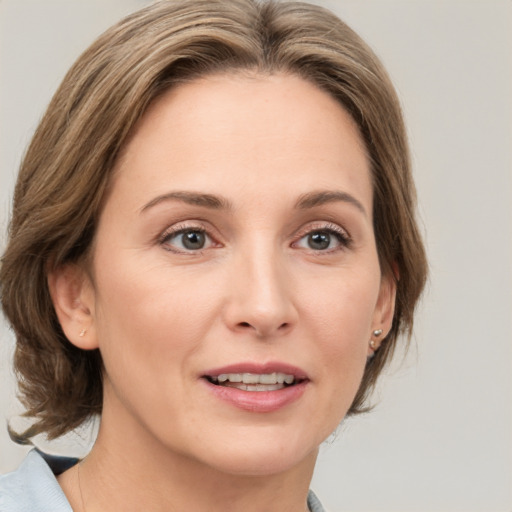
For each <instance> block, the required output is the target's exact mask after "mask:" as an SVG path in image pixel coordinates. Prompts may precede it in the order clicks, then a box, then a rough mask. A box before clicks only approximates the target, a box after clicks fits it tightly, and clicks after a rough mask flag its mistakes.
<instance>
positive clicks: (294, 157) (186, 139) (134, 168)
mask: <svg viewBox="0 0 512 512" xmlns="http://www.w3.org/2000/svg"><path fill="white" fill-rule="evenodd" d="M115 176H116V178H115V180H114V187H113V188H114V190H116V189H117V192H118V193H125V192H126V193H128V195H130V194H129V193H130V191H131V195H132V196H133V195H134V194H136V195H146V196H147V198H148V199H150V196H151V195H156V194H158V193H162V188H165V187H168V188H177V189H194V190H201V191H204V192H209V193H213V194H222V195H226V194H227V195H229V194H230V193H231V192H233V193H236V192H237V191H238V192H240V191H243V193H244V195H246V196H251V197H253V198H256V196H257V197H259V198H260V199H261V200H266V198H267V196H269V195H272V194H271V192H272V191H274V192H275V191H276V190H277V189H280V192H281V196H282V197H283V199H284V195H286V194H285V192H289V193H290V195H292V194H295V195H300V194H303V193H307V192H308V191H309V190H311V189H312V188H315V189H325V188H327V189H329V188H333V187H334V188H339V187H342V188H348V189H350V190H351V192H353V193H356V194H357V195H358V196H360V200H361V201H362V202H364V203H366V204H367V206H369V209H371V195H372V194H371V183H370V173H369V163H368V158H367V155H366V150H365V146H364V143H363V141H362V138H361V136H360V134H359V130H358V128H357V126H356V124H355V122H354V121H353V120H352V118H351V116H350V115H349V114H348V113H347V112H346V111H345V109H344V108H343V107H342V106H341V104H340V103H339V102H338V101H336V100H335V99H334V98H333V97H332V96H331V95H329V94H328V93H326V92H325V91H323V90H321V89H319V88H318V87H317V86H315V85H313V84H311V83H310V82H308V81H306V80H303V79H301V78H299V77H297V76H295V75H289V74H274V75H258V74H254V75H248V74H243V75H242V74H229V75H214V76H209V77H206V78H201V79H198V80H195V81H192V82H190V83H186V84H182V85H179V86H177V87H175V88H173V89H171V90H169V91H167V92H166V93H165V94H163V95H162V96H161V97H159V98H158V99H157V100H155V101H154V102H153V104H152V105H151V106H150V108H149V109H148V111H147V112H146V113H145V115H144V116H143V118H142V120H141V121H140V122H139V124H138V125H137V127H136V129H135V131H134V133H133V135H132V137H131V139H130V141H129V142H128V144H127V145H126V147H125V149H124V151H123V154H122V156H121V158H120V159H119V161H118V163H117V166H116V174H115Z"/></svg>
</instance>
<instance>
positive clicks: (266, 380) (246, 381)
mask: <svg viewBox="0 0 512 512" xmlns="http://www.w3.org/2000/svg"><path fill="white" fill-rule="evenodd" d="M204 378H205V379H206V380H207V381H208V382H210V383H211V384H214V385H216V386H222V387H227V388H235V389H239V390H241V391H254V392H262V391H279V390H280V389H284V388H288V387H291V386H295V385H297V384H300V383H301V382H303V381H304V380H305V379H303V378H299V377H297V376H295V375H293V374H290V373H282V372H272V373H220V374H218V375H205V376H204Z"/></svg>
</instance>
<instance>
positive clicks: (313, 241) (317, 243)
mask: <svg viewBox="0 0 512 512" xmlns="http://www.w3.org/2000/svg"><path fill="white" fill-rule="evenodd" d="M330 243H331V235H329V233H322V232H317V233H312V234H311V235H309V239H308V244H309V247H311V249H315V250H318V249H327V248H328V247H329V245H330Z"/></svg>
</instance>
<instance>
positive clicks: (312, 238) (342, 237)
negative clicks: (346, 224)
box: [294, 228, 350, 251]
mask: <svg viewBox="0 0 512 512" xmlns="http://www.w3.org/2000/svg"><path fill="white" fill-rule="evenodd" d="M349 243H350V240H349V238H348V235H346V234H344V233H342V232H338V230H335V229H330V228H326V229H315V230H313V231H310V232H309V233H308V234H307V235H304V236H303V237H301V238H300V240H299V241H298V242H296V243H295V244H294V245H295V247H300V248H302V249H311V250H313V251H329V250H335V249H341V248H343V247H347V246H348V245H349Z"/></svg>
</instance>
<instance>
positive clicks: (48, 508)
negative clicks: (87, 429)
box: [0, 450, 325, 512]
mask: <svg viewBox="0 0 512 512" xmlns="http://www.w3.org/2000/svg"><path fill="white" fill-rule="evenodd" d="M77 462H78V459H72V458H69V457H56V456H53V455H46V454H44V453H42V452H40V451H39V450H32V451H31V452H29V453H28V455H27V457H26V458H25V460H24V461H23V463H22V464H21V466H20V467H19V468H18V469H17V470H16V471H14V472H12V473H8V474H7V475H3V476H0V512H73V509H72V508H71V505H70V504H69V502H68V500H67V499H66V496H65V495H64V493H63V492H62V489H61V487H60V485H59V483H58V482H57V479H56V476H57V475H59V474H60V473H62V472H64V471H66V470H67V469H69V468H70V467H72V466H74V465H75V464H76V463H77ZM308 507H309V510H310V511H311V512H325V510H324V508H323V507H322V505H321V503H320V501H319V500H318V498H317V497H316V496H315V494H314V493H313V491H309V494H308Z"/></svg>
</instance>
